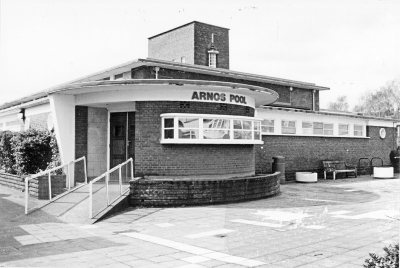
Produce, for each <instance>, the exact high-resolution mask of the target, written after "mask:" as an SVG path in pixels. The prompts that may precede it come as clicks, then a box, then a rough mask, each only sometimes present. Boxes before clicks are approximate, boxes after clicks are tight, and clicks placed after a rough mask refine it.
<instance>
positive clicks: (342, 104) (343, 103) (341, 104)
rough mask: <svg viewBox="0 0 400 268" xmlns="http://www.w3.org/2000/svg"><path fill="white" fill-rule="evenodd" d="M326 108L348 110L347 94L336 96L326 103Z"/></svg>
mask: <svg viewBox="0 0 400 268" xmlns="http://www.w3.org/2000/svg"><path fill="white" fill-rule="evenodd" d="M328 109H329V110H335V111H345V112H347V111H348V110H349V104H348V103H347V96H345V95H341V96H338V97H337V99H336V101H333V102H330V103H329V104H328Z"/></svg>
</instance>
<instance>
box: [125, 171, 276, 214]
mask: <svg viewBox="0 0 400 268" xmlns="http://www.w3.org/2000/svg"><path fill="white" fill-rule="evenodd" d="M279 193H280V181H279V179H278V177H277V173H275V174H270V175H261V176H255V177H247V178H234V179H229V180H224V179H222V180H218V179H215V180H146V179H139V180H136V181H131V182H130V196H129V198H130V205H131V206H181V205H203V204H217V203H232V202H241V201H247V200H254V199H260V198H266V197H268V196H273V195H276V194H279Z"/></svg>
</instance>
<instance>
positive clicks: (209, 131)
mask: <svg viewBox="0 0 400 268" xmlns="http://www.w3.org/2000/svg"><path fill="white" fill-rule="evenodd" d="M161 117H162V138H161V143H164V144H166V143H198V144H202V143H204V144H262V143H263V142H262V141H261V120H259V119H256V118H252V117H245V116H228V115H211V114H201V115H199V114H186V113H175V114H172V113H169V114H162V115H161Z"/></svg>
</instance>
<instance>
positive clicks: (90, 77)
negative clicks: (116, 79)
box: [0, 58, 329, 111]
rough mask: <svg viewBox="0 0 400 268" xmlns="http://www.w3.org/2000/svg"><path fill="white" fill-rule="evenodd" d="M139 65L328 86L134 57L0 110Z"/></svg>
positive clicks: (289, 84)
mask: <svg viewBox="0 0 400 268" xmlns="http://www.w3.org/2000/svg"><path fill="white" fill-rule="evenodd" d="M141 66H159V67H161V68H166V69H173V70H181V71H186V72H195V73H202V74H208V75H215V76H222V77H230V78H234V79H241V80H248V81H258V82H264V83H270V84H277V85H283V86H291V87H297V88H304V89H315V90H329V88H328V87H321V86H316V85H315V84H313V83H307V82H301V81H295V80H289V79H283V78H276V77H271V76H264V75H257V74H250V73H243V72H237V71H232V70H228V69H222V68H212V67H208V66H201V65H193V64H188V63H180V62H173V61H166V60H159V59H151V58H146V59H136V60H133V61H129V62H125V63H122V64H119V65H116V66H114V67H111V68H107V69H105V70H102V71H99V72H96V73H93V74H90V75H86V76H83V77H80V78H77V79H74V80H72V81H68V82H66V83H62V84H61V85H56V86H53V87H51V88H48V89H45V90H42V91H39V92H36V93H34V94H32V95H28V96H26V97H23V98H19V99H16V100H14V101H10V102H7V103H3V104H1V105H0V111H1V110H4V109H8V108H10V107H13V106H16V105H20V104H23V103H25V102H29V101H32V100H36V99H40V98H44V97H47V95H48V94H49V93H50V92H52V91H54V90H55V89H57V88H62V87H65V86H66V85H68V84H75V83H81V82H90V81H96V80H100V79H103V78H106V77H109V76H110V75H112V74H118V73H122V72H127V71H130V70H131V69H135V68H138V67H141Z"/></svg>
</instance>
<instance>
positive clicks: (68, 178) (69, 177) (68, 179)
mask: <svg viewBox="0 0 400 268" xmlns="http://www.w3.org/2000/svg"><path fill="white" fill-rule="evenodd" d="M79 161H83V165H84V174H85V184H87V171H86V158H85V157H84V156H82V157H81V158H78V159H76V160H73V161H71V162H68V163H66V164H64V165H61V166H58V167H55V168H52V169H48V170H45V171H42V172H40V173H38V174H35V175H32V176H28V177H26V178H25V214H28V199H29V181H30V180H32V179H35V178H38V177H41V176H44V175H46V174H48V178H49V202H47V203H46V204H48V203H50V202H52V201H54V200H57V199H58V198H60V197H61V196H64V195H65V194H67V193H69V192H70V191H71V180H72V178H73V176H72V175H73V174H72V172H70V171H71V170H72V171H73V170H74V169H72V168H71V165H72V164H75V163H76V162H79ZM64 167H65V168H66V171H65V174H66V184H67V185H66V186H68V191H67V192H65V193H63V194H62V195H60V196H57V197H56V198H52V192H51V173H52V172H54V171H56V170H59V169H61V168H64Z"/></svg>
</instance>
